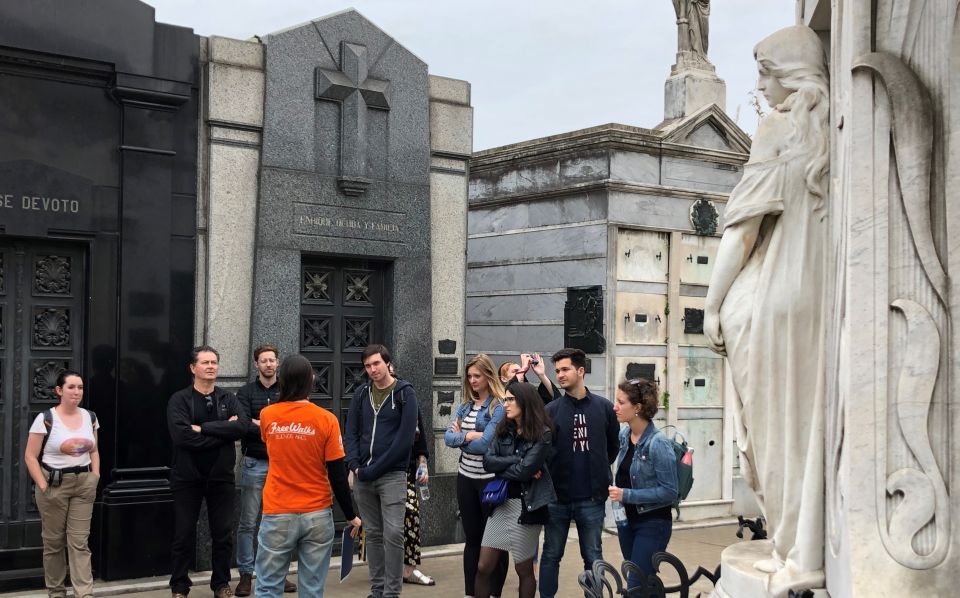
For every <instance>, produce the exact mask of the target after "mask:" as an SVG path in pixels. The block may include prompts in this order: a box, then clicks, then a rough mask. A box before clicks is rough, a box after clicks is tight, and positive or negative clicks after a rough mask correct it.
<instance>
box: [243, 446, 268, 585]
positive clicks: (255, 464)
mask: <svg viewBox="0 0 960 598" xmlns="http://www.w3.org/2000/svg"><path fill="white" fill-rule="evenodd" d="M269 465H270V462H269V461H267V460H266V459H254V458H253V457H244V458H243V460H242V461H241V463H240V521H239V522H237V569H239V570H240V575H244V574H246V575H250V574H251V573H253V559H254V554H255V553H254V550H255V548H254V538H256V535H257V518H259V517H260V509H261V508H262V507H263V485H264V484H265V483H266V481H267V467H268V466H269Z"/></svg>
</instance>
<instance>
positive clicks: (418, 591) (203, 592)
mask: <svg viewBox="0 0 960 598" xmlns="http://www.w3.org/2000/svg"><path fill="white" fill-rule="evenodd" d="M736 529H737V528H736V525H722V526H715V527H701V528H692V529H677V530H676V531H674V533H673V538H672V539H671V540H670V546H669V547H668V550H669V551H670V552H671V553H672V554H674V555H675V556H677V557H679V558H680V560H681V561H683V563H684V564H685V565H686V567H687V570H688V571H689V574H690V575H691V576H692V574H693V572H694V571H695V570H696V569H697V567H698V566H703V567H704V568H705V569H708V570H709V571H713V569H714V568H715V567H716V566H717V565H718V564H719V563H720V552H721V551H722V550H723V549H724V548H725V547H726V546H729V545H730V544H733V543H735V542H738V541H739V540H738V538H737V537H736V535H735V533H736ZM462 551H463V545H462V544H459V545H451V546H446V547H434V548H431V549H429V550H428V551H427V552H426V555H430V554H433V556H427V557H426V558H424V560H423V564H422V565H421V566H420V569H421V571H423V572H424V573H426V574H427V575H430V576H432V577H433V578H434V579H435V580H436V581H437V585H436V586H431V587H424V586H416V585H404V587H403V596H405V597H406V598H459V597H460V596H463V569H462V560H461V554H462ZM603 554H604V557H605V558H606V560H608V561H609V562H610V563H611V564H613V565H615V566H616V567H618V568H619V567H620V563H621V561H622V559H621V556H620V546H619V544H618V543H617V538H616V536H614V535H611V534H605V535H604V540H603ZM334 564H335V565H336V567H335V568H334V569H332V570H331V571H330V577H328V578H327V587H326V592H325V594H324V595H325V596H327V597H329V598H348V597H349V598H366V596H367V594H368V590H369V585H368V580H367V569H366V567H364V566H355V567H354V569H353V572H352V573H351V575H350V577H348V578H347V580H346V581H344V582H343V583H337V577H336V576H337V575H338V571H339V559H334ZM581 565H582V561H581V560H580V556H579V549H578V547H577V544H576V538H575V533H574V532H573V531H571V543H569V544H567V549H566V555H565V557H564V560H563V562H562V564H561V567H560V591H559V592H558V593H557V597H558V598H577V597H582V596H583V593H582V592H580V591H578V590H579V586H578V585H577V575H579V574H580V567H581ZM665 569H666V571H669V572H665V571H661V573H662V576H661V577H662V579H663V580H664V583H665V584H668V585H669V584H671V583H676V582H677V574H676V573H674V572H673V570H672V569H671V568H669V567H668V566H667V567H665ZM192 577H193V581H194V588H193V591H192V592H190V596H191V598H208V597H210V596H212V595H213V593H212V592H211V591H210V588H209V587H208V586H207V585H206V584H207V583H209V579H210V577H209V574H203V573H198V574H195V575H193V576H192ZM234 579H236V571H234ZM166 581H167V580H166V579H165V578H163V579H159V578H150V579H140V580H130V581H125V582H113V583H110V584H98V585H97V587H96V594H97V596H129V597H136V598H169V596H170V591H169V589H167V587H166ZM712 589H713V585H712V584H711V583H710V582H709V580H702V581H699V582H697V584H696V585H695V586H694V588H693V590H692V591H691V593H690V596H692V597H695V596H697V593H698V592H703V595H704V596H708V595H709V593H710V591H711V590H712ZM516 592H517V577H516V574H514V573H513V571H512V569H511V574H510V575H509V576H508V577H507V584H506V586H505V587H504V591H503V596H504V598H506V597H508V596H516ZM14 596H17V597H18V598H43V597H45V596H46V592H36V591H34V592H17V593H12V594H0V598H12V597H14ZM288 596H293V594H288Z"/></svg>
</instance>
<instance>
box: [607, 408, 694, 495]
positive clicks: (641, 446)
mask: <svg viewBox="0 0 960 598" xmlns="http://www.w3.org/2000/svg"><path fill="white" fill-rule="evenodd" d="M629 448H630V426H623V427H622V428H621V429H620V451H619V452H618V453H617V459H616V461H615V462H614V468H613V471H614V472H616V471H617V470H618V469H620V463H621V462H622V461H623V458H624V456H626V454H627V450H628V449H629ZM630 486H631V487H630V488H624V489H623V500H622V501H621V502H622V503H624V504H631V505H635V506H636V508H637V510H638V511H640V512H641V513H643V512H646V511H652V510H654V509H660V508H662V507H669V506H673V503H674V501H676V500H677V486H678V483H677V458H676V455H675V454H674V452H673V447H672V446H671V445H670V440H669V439H668V438H667V437H666V436H664V435H663V432H661V431H660V430H658V429H657V427H656V426H655V425H653V422H650V423H649V424H647V429H646V430H644V431H643V434H641V435H640V440H639V441H637V448H636V449H635V450H634V452H633V463H631V464H630Z"/></svg>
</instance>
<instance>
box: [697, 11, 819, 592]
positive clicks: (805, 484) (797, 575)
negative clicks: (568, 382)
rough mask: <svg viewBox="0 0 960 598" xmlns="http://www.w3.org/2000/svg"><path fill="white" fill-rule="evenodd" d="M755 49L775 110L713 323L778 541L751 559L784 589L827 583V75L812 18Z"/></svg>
mask: <svg viewBox="0 0 960 598" xmlns="http://www.w3.org/2000/svg"><path fill="white" fill-rule="evenodd" d="M754 55H755V57H756V60H757V67H758V70H759V79H758V86H757V87H758V90H759V91H760V92H761V93H762V94H763V95H764V96H765V97H766V99H767V102H768V103H769V104H770V106H771V108H773V111H772V112H771V113H770V114H769V115H768V116H767V117H766V118H764V119H763V121H762V122H761V123H760V125H759V127H758V129H757V132H756V136H755V138H754V140H753V146H752V148H751V151H750V160H749V162H747V164H746V166H745V167H744V174H743V178H742V179H741V181H740V183H739V184H738V185H737V187H736V188H735V189H734V190H733V192H732V193H731V195H730V199H729V200H728V202H727V209H726V213H725V221H726V228H725V230H724V233H723V238H722V240H721V242H720V248H719V250H718V254H717V259H716V265H715V267H714V271H713V276H712V278H711V280H710V288H709V291H708V293H707V299H706V306H705V313H704V332H705V334H706V335H707V338H708V339H709V342H710V344H711V345H712V347H713V349H714V350H715V351H717V352H719V353H725V354H726V355H727V356H728V359H729V362H730V367H731V370H732V372H733V382H734V387H735V389H736V394H737V395H738V397H737V399H738V409H737V410H736V416H737V446H738V448H739V450H740V451H741V470H742V471H743V474H744V477H745V478H746V480H747V482H748V483H749V484H750V486H751V488H753V490H754V492H755V493H756V495H757V498H758V500H759V503H760V506H761V509H762V511H763V514H764V516H765V518H766V520H767V524H768V529H769V532H770V537H771V538H772V540H773V546H774V548H773V554H772V555H771V558H770V559H768V560H764V561H760V562H758V563H756V564H755V565H754V566H755V567H756V568H757V569H760V570H761V571H764V572H766V573H770V574H771V575H770V577H769V578H768V581H767V583H768V588H769V589H770V591H771V594H772V595H774V596H780V595H786V593H787V590H789V589H791V588H801V587H802V588H810V587H817V585H818V584H820V583H823V546H824V545H823V536H824V531H823V480H824V472H823V443H824V440H823V434H824V432H823V420H824V314H823V311H824V309H823V305H824V297H823V292H824V280H825V256H826V242H827V231H826V223H825V221H824V217H825V214H826V203H827V201H828V197H827V194H828V177H827V174H828V168H829V130H828V118H829V83H828V74H827V66H826V62H825V55H824V51H823V47H822V46H821V44H820V40H819V38H818V37H817V35H816V33H814V32H813V30H812V29H810V28H808V27H806V26H803V25H798V26H794V27H788V28H786V29H782V30H780V31H778V32H776V33H774V34H773V35H771V36H770V37H768V38H766V39H764V40H763V41H761V42H760V43H759V44H757V46H756V48H754Z"/></svg>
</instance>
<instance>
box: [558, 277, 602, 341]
mask: <svg viewBox="0 0 960 598" xmlns="http://www.w3.org/2000/svg"><path fill="white" fill-rule="evenodd" d="M563 336H564V346H565V347H570V348H572V349H580V350H582V351H583V352H584V353H603V352H604V351H605V350H606V345H607V341H606V339H604V336H603V289H602V288H601V287H599V286H593V287H570V288H568V289H567V302H566V303H565V304H564V307H563Z"/></svg>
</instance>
